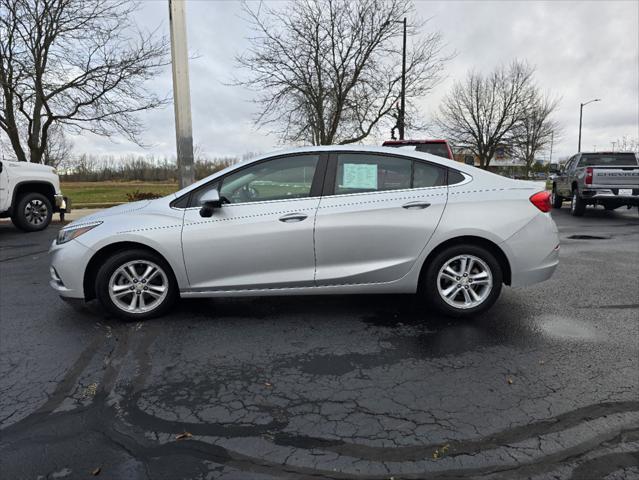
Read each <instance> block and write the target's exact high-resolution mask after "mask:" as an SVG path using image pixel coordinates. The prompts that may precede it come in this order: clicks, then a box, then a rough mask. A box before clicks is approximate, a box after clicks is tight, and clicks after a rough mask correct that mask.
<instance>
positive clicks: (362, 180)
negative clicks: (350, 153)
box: [342, 163, 377, 190]
mask: <svg viewBox="0 0 639 480" xmlns="http://www.w3.org/2000/svg"><path fill="white" fill-rule="evenodd" d="M343 180H344V181H343V183H342V187H343V188H357V189H366V190H370V189H373V190H376V189H377V165H376V164H374V163H345V164H344V177H343Z"/></svg>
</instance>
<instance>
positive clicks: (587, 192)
mask: <svg viewBox="0 0 639 480" xmlns="http://www.w3.org/2000/svg"><path fill="white" fill-rule="evenodd" d="M621 190H631V191H632V193H631V194H630V195H624V194H620V191H621ZM579 193H580V195H581V197H582V198H583V199H584V200H616V201H618V202H620V203H624V202H638V201H639V188H636V187H634V186H629V187H625V188H624V187H614V188H612V187H611V188H589V189H584V190H582V191H581V192H579Z"/></svg>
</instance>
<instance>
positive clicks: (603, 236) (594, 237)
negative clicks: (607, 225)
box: [566, 235, 612, 240]
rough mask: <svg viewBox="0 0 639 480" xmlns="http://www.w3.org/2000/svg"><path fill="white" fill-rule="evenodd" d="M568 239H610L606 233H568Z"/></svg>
mask: <svg viewBox="0 0 639 480" xmlns="http://www.w3.org/2000/svg"><path fill="white" fill-rule="evenodd" d="M566 238H568V239H570V240H610V239H611V238H612V237H610V236H608V235H570V236H568V237H566Z"/></svg>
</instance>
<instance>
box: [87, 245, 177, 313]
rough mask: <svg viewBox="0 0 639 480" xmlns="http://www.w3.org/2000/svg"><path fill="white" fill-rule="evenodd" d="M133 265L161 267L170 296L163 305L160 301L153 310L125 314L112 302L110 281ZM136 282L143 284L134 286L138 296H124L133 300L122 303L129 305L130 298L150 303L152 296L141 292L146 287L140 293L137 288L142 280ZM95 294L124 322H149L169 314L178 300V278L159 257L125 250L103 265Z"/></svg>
mask: <svg viewBox="0 0 639 480" xmlns="http://www.w3.org/2000/svg"><path fill="white" fill-rule="evenodd" d="M130 262H151V263H153V264H155V265H156V266H157V267H159V269H160V270H161V271H162V272H163V273H164V277H162V278H161V279H160V280H162V279H165V280H166V286H167V293H166V295H165V296H164V298H163V299H162V300H161V301H158V303H157V305H155V306H154V307H153V308H152V309H151V310H148V311H126V310H124V309H122V308H121V307H119V306H118V305H117V304H116V303H115V302H114V300H113V299H112V298H111V295H110V293H109V292H110V286H109V283H110V281H111V277H112V276H113V275H114V274H115V272H116V270H118V269H119V268H120V267H122V266H123V265H126V264H127V263H130ZM138 272H139V273H140V275H138V276H139V277H141V276H142V274H141V272H140V271H139V270H138ZM136 280H140V282H139V283H138V282H136V283H135V285H136V286H135V287H134V289H133V290H134V292H136V293H134V292H127V293H126V294H124V295H127V294H128V295H131V296H130V297H124V298H123V301H126V302H127V303H128V300H127V298H130V299H131V300H132V299H133V296H134V295H136V294H138V298H139V297H140V296H141V297H145V298H147V301H148V296H149V294H150V293H151V292H148V293H147V292H145V291H142V290H141V288H143V287H141V288H140V291H139V293H138V291H137V288H138V285H139V284H140V283H141V282H142V280H141V279H140V278H139V279H136ZM147 285H148V286H151V283H148V284H147ZM145 290H147V289H145ZM95 294H96V297H97V298H98V300H99V302H100V303H101V304H102V306H103V307H104V308H105V309H106V310H107V311H108V312H109V313H111V314H113V315H114V316H116V317H119V318H121V319H124V320H133V321H137V320H144V319H147V318H153V317H158V316H160V315H162V314H164V313H166V312H167V310H168V309H169V308H171V306H172V305H173V304H174V303H175V301H176V300H177V297H178V286H177V282H176V280H175V276H174V275H173V271H172V270H171V267H170V266H169V264H168V263H167V262H166V261H165V260H164V259H163V258H161V257H160V256H159V255H157V254H155V253H153V252H150V251H148V250H144V249H135V250H124V251H121V252H117V253H115V254H114V255H113V256H111V257H110V258H108V259H107V260H106V262H104V264H103V265H102V266H101V267H100V269H99V270H98V273H97V275H96V279H95ZM138 302H139V300H138ZM138 305H139V304H138Z"/></svg>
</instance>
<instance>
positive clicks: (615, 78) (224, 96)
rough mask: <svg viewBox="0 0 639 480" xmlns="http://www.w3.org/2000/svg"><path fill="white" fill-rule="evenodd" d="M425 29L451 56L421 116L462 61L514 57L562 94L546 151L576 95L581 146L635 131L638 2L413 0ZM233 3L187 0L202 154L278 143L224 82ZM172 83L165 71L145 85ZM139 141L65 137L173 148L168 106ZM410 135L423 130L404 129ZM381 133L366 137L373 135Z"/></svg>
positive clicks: (113, 146) (567, 133) (567, 141)
mask: <svg viewBox="0 0 639 480" xmlns="http://www.w3.org/2000/svg"><path fill="white" fill-rule="evenodd" d="M167 4H168V2H167V1H166V0H148V1H144V2H142V6H141V10H140V11H139V12H138V23H139V24H140V25H142V26H144V27H148V28H153V27H156V26H157V25H161V30H163V31H165V32H167V33H168V7H167ZM415 4H416V9H417V12H418V14H419V15H421V17H422V18H430V21H429V22H428V23H427V25H426V28H427V29H436V30H440V31H441V32H442V33H443V37H444V41H445V42H446V44H447V48H448V51H450V52H452V51H455V52H457V56H456V57H455V58H454V59H453V60H452V61H451V62H450V63H449V64H448V67H447V68H446V79H445V80H444V81H443V82H442V83H441V84H440V85H439V86H437V87H436V88H435V90H434V91H433V92H432V93H431V94H430V95H429V96H428V97H425V98H423V100H422V101H421V108H422V110H423V115H424V118H425V119H426V120H427V121H428V120H429V119H430V118H431V117H432V113H433V112H434V111H436V109H437V107H438V104H439V102H440V100H441V98H442V97H443V96H444V95H445V94H446V92H447V91H448V90H449V89H450V86H451V84H452V83H453V82H454V81H455V80H458V79H461V78H463V77H464V75H465V73H466V72H467V71H468V70H469V69H473V68H474V69H477V70H482V71H487V70H490V69H492V68H494V67H495V66H496V65H498V64H500V63H507V62H510V61H511V60H512V59H514V58H519V59H525V60H527V61H528V62H529V63H531V64H533V65H534V66H536V68H537V80H538V83H539V85H540V86H541V87H542V88H544V89H547V90H549V91H551V92H553V93H554V94H555V95H556V96H559V97H561V99H562V100H561V104H560V108H559V110H558V112H557V116H556V119H557V120H558V121H559V122H560V123H561V125H562V127H563V135H562V138H561V139H560V140H559V141H558V142H555V146H554V152H553V159H557V158H560V157H563V156H567V155H570V154H572V153H574V152H576V149H577V135H578V125H579V104H580V102H585V101H587V100H590V99H593V98H601V99H602V101H601V102H598V103H593V104H591V105H588V106H587V107H585V108H584V122H583V133H582V149H583V150H587V149H593V148H595V146H596V148H597V149H598V150H601V149H611V148H612V146H611V143H610V142H611V141H614V140H617V139H618V138H621V137H623V136H628V137H632V138H639V2H638V1H636V0H629V1H616V2H615V1H601V2H597V1H582V2H558V1H552V2H541V1H538V2H536V1H523V0H522V1H510V2H508V1H494V2H493V1H481V0H476V1H457V2H456V1H446V2H436V1H417V2H415ZM240 13H241V12H240V4H239V2H235V1H232V0H228V1H211V0H209V1H205V0H200V1H192V0H191V1H188V2H187V29H188V42H189V51H190V52H191V54H192V55H194V56H195V57H196V58H194V59H193V60H192V61H191V63H190V75H191V103H192V114H193V136H194V142H195V144H196V145H199V147H200V148H201V149H202V151H203V152H206V153H207V154H208V155H209V156H225V155H232V156H241V155H242V154H244V153H247V152H268V151H269V150H273V149H277V148H280V147H281V145H280V144H279V142H278V138H276V137H275V136H273V135H269V134H268V132H266V131H262V130H258V129H256V128H255V127H254V125H253V118H254V115H255V105H254V104H252V103H251V102H250V98H251V97H250V93H249V92H248V91H246V90H245V89H243V88H241V87H234V86H228V83H229V82H230V81H231V79H232V77H233V75H238V74H240V73H241V72H238V71H237V70H236V69H235V66H234V63H233V57H234V55H235V54H237V53H241V52H242V51H243V50H244V49H245V48H246V46H247V42H246V36H247V35H248V34H249V30H248V29H247V25H246V23H245V21H244V20H243V19H242V18H241V16H240ZM151 86H152V88H153V89H155V90H157V91H158V92H160V93H168V92H170V91H171V72H170V70H168V69H167V70H166V72H165V73H164V75H162V76H160V77H158V78H157V79H156V80H154V82H153V84H152V85H151ZM143 120H144V122H145V124H146V126H147V130H146V133H145V135H144V136H143V141H144V142H145V143H146V144H148V145H150V147H149V148H147V149H141V148H139V147H137V146H136V145H134V144H132V143H130V142H127V141H126V140H125V139H117V140H116V141H115V142H114V141H110V140H105V139H101V138H99V137H95V136H92V135H90V134H83V135H82V136H81V137H73V142H74V147H75V151H76V152H77V153H83V152H86V153H102V154H122V153H130V152H134V153H142V154H146V153H154V154H159V155H174V152H175V133H174V132H175V131H174V122H173V108H172V106H169V107H167V108H164V109H162V110H157V111H153V112H149V113H146V114H145V116H144V117H143ZM407 136H409V137H413V138H420V137H422V138H423V137H427V136H428V135H427V134H426V133H425V132H408V135H407ZM382 140H384V137H383V136H382V137H380V138H375V137H369V138H367V139H366V140H365V143H369V144H371V143H372V144H379V143H380V142H381V141H382Z"/></svg>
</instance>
